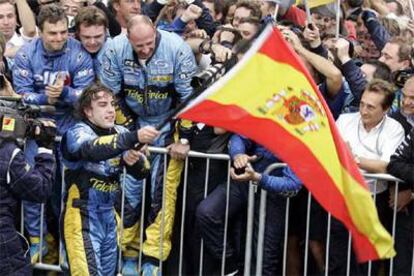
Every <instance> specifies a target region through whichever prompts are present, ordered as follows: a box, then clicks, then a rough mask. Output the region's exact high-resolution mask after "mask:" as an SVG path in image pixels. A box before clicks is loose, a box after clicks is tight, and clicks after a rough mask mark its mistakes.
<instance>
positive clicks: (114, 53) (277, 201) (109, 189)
mask: <svg viewBox="0 0 414 276" xmlns="http://www.w3.org/2000/svg"><path fill="white" fill-rule="evenodd" d="M409 1H410V0H360V1H358V0H343V1H341V2H342V3H341V6H340V9H339V10H338V7H337V6H336V5H335V4H334V3H331V4H326V5H322V6H318V7H312V8H311V9H310V16H308V17H307V15H306V8H305V7H304V6H303V5H292V4H287V3H288V2H291V1H275V0H238V1H237V0H146V1H140V0H108V1H106V0H102V1H100V0H60V1H57V0H0V54H1V59H0V60H1V62H0V71H1V78H2V80H4V85H3V87H2V90H1V91H0V95H1V96H13V97H21V100H22V101H23V102H25V103H27V104H34V105H40V106H41V105H52V106H54V107H55V112H54V113H53V114H42V116H44V117H48V118H50V119H54V120H55V122H56V126H57V134H58V136H60V137H62V139H61V141H56V143H55V145H54V146H53V147H52V148H53V150H54V155H55V157H56V161H57V162H56V169H55V176H54V182H55V183H54V184H53V185H52V186H51V190H52V191H51V195H50V196H49V197H48V202H47V204H46V208H45V209H46V211H45V214H46V215H45V216H42V217H41V216H40V212H41V207H40V204H39V203H36V202H32V201H31V200H32V198H33V197H31V196H24V197H22V198H21V199H24V200H25V201H24V204H23V205H24V212H23V213H24V221H25V235H26V236H27V237H28V239H29V241H30V246H29V248H28V251H29V253H27V252H26V253H25V255H24V257H23V256H17V255H18V254H16V255H15V256H9V257H7V258H11V259H13V258H15V260H19V261H12V262H8V263H5V262H4V261H3V260H0V267H1V269H0V270H1V271H3V272H4V273H6V274H7V273H12V272H13V271H18V270H19V269H21V267H23V266H24V263H25V261H27V260H26V257H29V255H30V259H31V263H32V264H34V263H37V262H38V261H39V259H40V257H42V258H43V262H45V263H49V264H60V265H61V267H62V269H63V270H65V271H69V272H70V273H71V274H73V275H84V274H85V275H87V274H93V275H114V274H115V273H116V271H118V270H117V269H118V267H119V266H120V267H119V269H121V271H122V273H123V274H124V275H138V274H140V273H142V274H143V275H159V274H161V272H160V263H164V267H165V268H163V270H162V274H177V273H178V265H177V263H176V262H175V261H176V259H177V255H178V254H179V253H178V252H179V243H180V242H179V239H180V235H179V233H180V225H179V224H180V223H179V219H177V218H179V217H180V215H179V214H181V210H182V209H183V208H185V224H184V225H183V227H184V233H185V234H184V237H183V239H184V240H183V245H184V248H185V249H184V251H183V255H182V256H180V257H182V258H183V260H184V263H183V273H184V274H185V275H193V274H198V273H199V272H200V271H202V273H203V274H206V275H217V274H220V273H224V274H231V273H233V274H232V275H236V274H237V273H239V274H241V273H243V258H244V239H245V231H244V229H245V225H244V224H245V217H246V208H247V202H248V192H249V191H248V190H249V187H248V185H247V183H249V182H250V181H252V182H253V183H255V184H256V185H257V187H258V190H260V189H265V190H267V191H268V199H267V203H266V204H267V206H266V208H267V213H268V215H267V216H266V222H265V225H266V228H265V236H264V239H265V242H264V251H263V253H264V254H263V274H264V275H275V274H280V273H281V269H282V260H283V259H282V246H283V235H284V229H285V213H286V210H285V208H286V199H287V198H291V201H290V212H289V234H288V245H287V247H288V253H287V274H288V275H299V274H301V273H302V271H303V265H304V263H303V254H304V249H303V244H304V239H305V229H306V215H307V202H308V200H307V190H306V188H305V187H303V185H302V182H301V181H300V179H298V178H297V177H296V175H295V173H294V172H293V171H292V170H291V169H290V167H289V166H287V167H285V168H283V169H278V170H275V171H273V172H272V173H271V174H270V175H267V174H263V172H264V170H265V169H266V167H267V166H268V165H269V164H272V163H277V162H280V163H283V160H280V159H279V158H278V157H277V156H275V155H274V154H272V153H271V152H269V151H268V150H267V149H265V148H264V147H262V146H261V145H258V144H256V143H255V142H253V141H251V140H249V139H248V138H246V137H243V136H240V135H238V134H232V133H228V132H227V131H226V130H224V129H220V128H217V127H211V126H207V125H205V124H201V123H198V122H189V121H187V120H170V121H169V122H168V123H166V124H165V125H164V126H163V127H162V129H160V130H159V131H157V130H155V129H154V127H156V126H157V125H158V124H160V123H161V122H164V121H165V120H167V119H168V118H169V117H170V115H171V114H172V112H173V110H174V108H175V107H176V106H177V104H179V103H180V102H183V101H185V100H186V99H187V98H188V97H190V96H191V95H192V93H195V91H199V90H200V87H202V88H206V87H207V86H208V85H210V84H211V83H212V82H213V81H215V80H216V79H217V78H214V79H209V78H206V76H210V75H211V74H210V73H211V72H214V71H216V70H220V71H222V70H223V71H225V70H228V69H229V68H231V66H233V65H234V64H235V63H237V61H238V60H239V59H240V58H242V56H243V54H244V53H245V52H246V51H247V50H248V48H249V46H250V45H251V44H252V43H254V41H255V39H256V38H257V36H258V35H259V33H260V31H261V30H263V28H264V26H266V25H267V24H273V26H274V27H275V28H277V29H278V30H279V31H280V32H281V34H282V35H283V37H284V38H285V40H286V41H287V42H288V43H289V44H290V46H291V47H292V49H293V50H294V51H295V52H296V53H297V55H298V56H299V57H300V59H301V61H302V62H303V64H304V65H305V67H306V68H307V69H308V71H309V73H310V75H311V76H312V77H313V79H314V81H315V82H316V83H317V85H318V88H319V91H320V93H321V95H322V96H323V98H324V100H325V101H326V103H327V105H328V107H329V109H330V112H331V113H332V115H333V117H334V119H335V120H336V123H337V127H338V129H339V133H340V134H341V136H342V138H343V139H344V141H345V142H346V144H347V145H348V147H349V150H350V151H351V152H352V154H353V156H354V158H355V162H356V163H357V165H358V166H359V168H360V169H361V171H363V172H366V173H373V174H380V173H389V174H391V175H393V176H395V177H397V178H400V179H401V180H403V182H402V183H400V184H399V186H398V187H396V185H395V183H391V182H387V181H372V180H370V181H367V183H368V186H369V189H370V192H371V193H372V195H373V197H374V198H375V203H376V207H377V211H378V215H379V218H380V220H381V222H382V224H383V225H384V226H385V228H386V229H387V230H388V231H390V232H391V231H392V220H393V219H392V218H393V209H394V208H396V209H397V219H396V231H395V234H394V240H395V248H396V251H397V256H396V258H395V259H394V266H393V270H394V273H395V274H396V275H409V274H410V273H411V271H412V266H413V265H414V264H412V260H413V248H414V241H413V240H414V238H413V233H414V193H413V191H414V144H413V141H414V140H413V136H414V130H413V126H414V11H413V3H411V4H410V3H409ZM333 2H336V1H333ZM338 13H339V17H337V14H338ZM338 19H339V21H338ZM275 51H277V49H275ZM223 68H224V69H223ZM273 73H274V74H275V75H281V76H283V74H284V72H273ZM195 79H196V80H197V82H194V80H195ZM249 97H254V92H253V93H252V95H249ZM38 140H39V139H37V141H35V140H31V139H27V141H26V145H25V158H26V159H27V160H28V163H29V164H32V166H33V164H35V162H36V160H38V158H39V157H38V156H39V154H41V153H40V150H39V149H38V148H41V147H40V145H39V141H38ZM0 143H1V139H0ZM143 144H150V145H153V146H158V147H165V148H167V149H168V152H169V157H168V158H164V157H163V156H162V155H159V154H151V155H150V154H149V153H148V152H147V148H146V146H143ZM281 146H283V145H281ZM132 148H134V149H132ZM190 150H194V151H199V152H204V153H228V154H229V155H230V158H231V160H232V166H231V168H229V166H228V164H227V163H226V162H224V161H220V160H212V161H211V162H210V163H209V164H208V165H207V164H206V162H205V161H203V160H201V159H199V158H192V157H190V158H188V159H187V155H188V152H189V151H190ZM298 158H299V157H298ZM5 160H6V159H5ZM185 160H188V165H187V166H188V170H187V171H188V173H187V176H186V178H185V179H186V183H187V185H186V187H185V188H184V187H183V185H182V184H183V180H184V171H185V170H184V161H185ZM12 161H13V159H12V160H11V161H9V160H7V161H4V162H5V164H6V163H9V162H10V164H11V163H12ZM28 166H29V165H28ZM122 166H124V167H125V168H126V173H124V174H123V173H122ZM9 167H10V166H9ZM63 168H65V173H62V172H63ZM206 169H208V173H207V175H206ZM228 171H230V172H229V173H230V176H231V181H230V186H229V187H227V184H226V183H227V177H228ZM12 178H13V175H12ZM2 179H3V178H2ZM4 179H6V178H4ZM206 179H208V181H207V182H208V183H207V185H205V184H206ZM63 180H64V182H65V184H66V186H65V188H64V190H63V191H62V190H61V189H62V186H61V183H62V181H63ZM144 180H146V181H144ZM7 182H8V181H7ZM2 185H3V184H2ZM28 185H29V184H28ZM144 185H146V187H147V189H143V187H144ZM121 187H122V189H121ZM1 188H2V189H3V186H2V187H1ZM19 189H20V190H21V188H19ZM121 190H122V192H121ZM145 191H147V192H146V193H147V194H148V197H147V203H146V204H144V205H146V208H145V209H146V211H145V218H144V220H145V221H144V222H143V223H141V222H140V215H141V207H142V206H143V204H142V199H143V193H144V192H145ZM0 195H1V196H2V197H5V196H7V197H9V196H13V193H8V194H3V193H0ZM120 195H123V196H124V198H123V199H121V196H120ZM184 195H185V196H184ZM14 196H16V195H14ZM183 198H185V199H186V201H185V205H183V202H182V199H183ZM26 200H27V201H26ZM227 200H228V204H227V203H226V201H227ZM259 200H260V193H259V192H257V193H256V195H255V201H257V202H258V201H259ZM8 202H9V201H7V200H5V199H4V198H1V199H0V208H2V209H3V208H5V206H6V205H7V204H9V203H8ZM37 202H38V200H37ZM226 205H228V212H227V213H226ZM13 206H14V207H13V208H11V209H16V206H15V205H13ZM9 207H10V206H9ZM61 209H63V212H61ZM258 209H259V208H255V210H256V212H255V216H254V217H255V222H257V220H258V217H259V213H258ZM12 211H13V212H15V213H17V210H12ZM309 213H310V216H311V219H310V229H309V252H310V253H311V256H312V258H311V260H310V263H311V264H312V265H311V268H310V273H314V274H320V273H323V272H324V271H325V270H328V272H329V273H330V274H332V275H343V274H346V273H347V269H348V262H347V247H348V232H347V231H346V228H345V227H344V226H343V225H342V224H341V222H339V221H337V220H335V219H333V220H332V226H331V227H330V229H331V230H330V231H331V233H327V229H328V228H327V220H328V214H327V213H326V212H325V210H323V208H322V207H321V206H320V205H319V204H318V202H317V201H316V200H314V199H313V198H312V201H311V205H310V211H309ZM0 214H3V213H2V211H0ZM121 215H122V217H123V220H122V222H119V220H118V218H119V217H120V216H121ZM16 217H17V215H16ZM41 218H43V221H41ZM0 219H2V220H3V217H1V218H0ZM22 219H23V218H22ZM226 219H227V221H226ZM177 221H178V222H177ZM14 222H15V223H18V221H17V219H16V220H14ZM41 224H43V227H41ZM255 224H256V223H255ZM140 225H144V227H145V238H144V241H140V240H139V236H140V229H139V227H140ZM3 227H6V228H7V227H9V226H5V224H3V223H0V233H1V232H2V231H3V229H2V228H3ZM41 228H42V233H43V234H44V237H43V238H44V241H45V242H44V243H43V247H42V248H40V236H41V234H40V233H41ZM225 228H226V230H225ZM121 233H122V239H119V240H118V239H117V237H118V238H119V237H120V235H121ZM328 234H330V243H329V252H330V258H329V265H327V266H326V264H325V260H326V256H325V252H326V237H327V235H328ZM225 235H226V236H227V243H226V244H223V239H224V236H225ZM254 235H255V237H257V231H254ZM0 236H1V234H0ZM59 240H61V241H62V242H63V245H64V252H65V254H64V256H62V258H61V260H58V257H57V256H58V253H57V250H58V246H57V244H58V243H59ZM256 240H257V239H254V243H255V242H256ZM202 241H203V242H202ZM201 244H203V247H204V250H203V251H202V250H201ZM0 245H1V246H2V251H3V239H2V240H0ZM12 246H13V247H16V246H17V247H19V246H21V247H22V248H24V247H25V245H24V244H18V245H16V243H14V244H13V245H12ZM118 247H120V248H121V249H122V257H121V260H117V259H118V256H117V253H116V250H117V248H118ZM6 250H8V249H7V247H6ZM252 250H253V251H254V250H255V249H252ZM224 251H225V266H224V267H221V264H222V256H223V252H224ZM10 252H20V251H19V250H14V251H13V250H12V251H10ZM21 252H23V253H24V250H23V251H21ZM140 252H142V253H143V256H144V257H143V265H142V271H138V258H139V254H140ZM201 252H202V254H201ZM256 253H257V252H255V254H253V256H256ZM2 254H3V253H2ZM26 255H27V256H26ZM5 258H6V257H5ZM5 258H4V260H5ZM2 259H3V258H2ZM200 259H202V267H200ZM349 267H350V268H349V269H350V273H351V275H359V274H364V273H365V274H366V273H367V270H368V269H370V270H371V272H372V274H374V275H379V274H380V273H383V272H384V271H387V270H388V269H390V268H389V266H388V265H387V264H386V263H385V262H382V261H377V262H374V263H373V265H372V267H369V268H368V266H367V265H366V264H358V263H357V262H356V260H355V257H354V254H353V253H352V254H351V260H350V262H349ZM7 269H8V270H7ZM253 269H254V262H253ZM7 271H8V272H7ZM253 271H254V270H253ZM3 272H2V273H3Z"/></svg>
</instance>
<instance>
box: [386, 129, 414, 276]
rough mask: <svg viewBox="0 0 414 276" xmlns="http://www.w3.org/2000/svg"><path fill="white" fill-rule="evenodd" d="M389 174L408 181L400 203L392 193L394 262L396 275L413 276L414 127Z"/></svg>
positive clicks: (399, 199) (400, 148)
mask: <svg viewBox="0 0 414 276" xmlns="http://www.w3.org/2000/svg"><path fill="white" fill-rule="evenodd" d="M387 172H388V173H389V174H392V175H393V176H395V177H398V178H400V179H401V180H403V181H404V184H402V183H400V185H399V193H398V195H397V201H396V202H395V198H394V195H395V190H394V192H391V196H390V207H393V208H394V205H395V204H396V205H397V206H396V208H397V212H398V213H397V222H396V223H397V225H396V232H395V249H396V251H397V256H396V257H395V259H394V274H395V275H410V273H411V268H412V263H411V262H412V260H413V245H414V244H413V233H414V200H413V199H414V198H413V196H414V194H413V193H412V192H413V190H414V128H413V129H411V132H410V134H409V135H408V136H407V137H406V138H405V140H404V141H403V142H402V143H401V145H400V146H399V147H398V149H397V150H396V151H395V153H394V154H393V155H392V156H391V160H390V163H389V164H388V166H387Z"/></svg>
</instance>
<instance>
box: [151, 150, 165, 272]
mask: <svg viewBox="0 0 414 276" xmlns="http://www.w3.org/2000/svg"><path fill="white" fill-rule="evenodd" d="M167 163H168V158H167V154H166V153H164V170H163V185H162V205H161V226H160V261H159V268H160V275H162V259H163V255H164V227H165V225H164V224H165V200H166V194H165V191H166V189H167V187H166V186H167ZM152 184H153V183H151V185H152Z"/></svg>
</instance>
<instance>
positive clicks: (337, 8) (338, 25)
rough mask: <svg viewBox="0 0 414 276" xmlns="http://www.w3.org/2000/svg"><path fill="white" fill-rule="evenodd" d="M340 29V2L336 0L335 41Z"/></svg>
mask: <svg viewBox="0 0 414 276" xmlns="http://www.w3.org/2000/svg"><path fill="white" fill-rule="evenodd" d="M410 1H411V0H410ZM340 28H341V0H338V1H337V2H336V32H335V38H336V39H338V38H339V32H340Z"/></svg>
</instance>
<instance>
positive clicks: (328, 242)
mask: <svg viewBox="0 0 414 276" xmlns="http://www.w3.org/2000/svg"><path fill="white" fill-rule="evenodd" d="M331 219H332V215H331V213H328V229H327V230H326V252H325V276H328V272H329V246H330V244H331Z"/></svg>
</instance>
